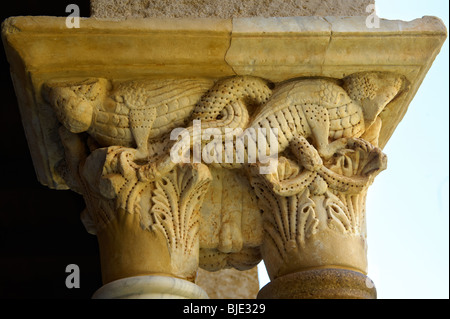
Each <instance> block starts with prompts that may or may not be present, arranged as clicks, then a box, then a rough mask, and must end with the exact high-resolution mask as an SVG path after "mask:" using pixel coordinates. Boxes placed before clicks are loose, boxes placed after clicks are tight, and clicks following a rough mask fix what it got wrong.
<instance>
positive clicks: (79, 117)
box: [43, 79, 106, 133]
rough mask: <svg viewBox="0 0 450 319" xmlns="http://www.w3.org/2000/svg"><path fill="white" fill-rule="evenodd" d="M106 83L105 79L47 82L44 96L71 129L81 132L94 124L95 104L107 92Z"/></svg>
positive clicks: (59, 117)
mask: <svg viewBox="0 0 450 319" xmlns="http://www.w3.org/2000/svg"><path fill="white" fill-rule="evenodd" d="M105 84H106V80H105V79H87V80H83V81H70V82H55V83H47V84H46V85H45V86H44V88H43V96H44V99H45V100H47V101H48V102H49V103H50V104H51V106H52V107H53V110H54V111H55V114H56V117H57V118H58V120H59V121H60V122H61V123H62V124H63V125H64V126H65V127H66V128H67V129H68V130H69V131H71V132H72V133H81V132H85V131H87V130H88V129H89V128H90V126H91V124H92V119H93V113H94V108H95V104H96V103H98V102H99V101H100V100H101V99H102V98H103V97H104V96H105V94H106V93H105V92H106V85H105Z"/></svg>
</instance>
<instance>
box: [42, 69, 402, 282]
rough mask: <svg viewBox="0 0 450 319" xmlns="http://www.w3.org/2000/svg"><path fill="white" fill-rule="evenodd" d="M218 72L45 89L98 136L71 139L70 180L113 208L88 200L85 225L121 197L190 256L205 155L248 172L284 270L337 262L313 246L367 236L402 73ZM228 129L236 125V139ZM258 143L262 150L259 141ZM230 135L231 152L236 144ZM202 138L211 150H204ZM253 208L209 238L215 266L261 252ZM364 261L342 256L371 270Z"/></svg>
mask: <svg viewBox="0 0 450 319" xmlns="http://www.w3.org/2000/svg"><path fill="white" fill-rule="evenodd" d="M212 83H213V81H211V80H208V79H184V80H181V79H165V80H133V81H123V82H113V81H109V80H106V79H89V80H86V81H81V82H67V83H56V84H55V83H49V84H47V86H46V89H45V97H46V99H47V100H48V101H49V103H50V104H51V105H52V106H53V108H54V109H55V112H56V114H57V117H58V118H59V120H60V121H61V123H62V124H63V126H64V127H65V128H66V131H70V132H72V134H74V133H77V134H80V133H81V135H80V136H82V135H83V134H85V135H83V136H85V137H86V136H88V137H87V139H86V141H87V142H88V143H87V142H86V141H84V142H80V143H78V144H76V145H78V146H76V145H75V144H74V145H69V144H70V143H66V144H67V145H65V148H66V153H67V154H66V162H67V163H66V164H67V165H66V166H67V167H69V168H71V169H70V170H69V171H71V172H72V173H73V171H76V167H77V165H78V164H76V163H72V164H71V162H72V160H71V159H70V152H71V148H72V149H74V148H82V147H83V143H84V145H85V146H84V148H85V150H84V155H83V156H82V157H83V159H82V161H83V160H85V162H86V163H87V164H88V165H87V166H86V165H85V166H84V169H85V170H84V172H85V174H84V175H83V178H81V180H84V181H85V183H84V184H83V182H81V183H80V178H77V177H73V174H72V177H70V175H71V174H66V175H67V176H68V177H67V181H68V184H71V185H73V189H74V190H77V191H79V192H82V193H83V187H84V189H89V191H87V192H88V193H91V192H92V193H93V194H94V195H87V197H88V198H87V202H89V201H90V202H92V203H95V202H97V201H98V200H99V198H101V199H102V200H104V199H106V201H104V202H105V203H104V204H102V205H104V206H105V207H100V206H101V205H100V206H98V205H97V206H98V207H96V209H89V205H90V204H88V211H94V210H98V211H100V212H101V213H100V214H99V216H97V217H96V218H97V220H96V221H95V222H93V223H90V222H89V221H88V220H86V224H95V225H97V226H98V225H102V223H106V222H107V221H108V220H109V219H110V218H111V216H110V213H108V212H109V211H114V209H118V208H120V209H121V210H123V211H126V212H131V213H138V214H140V216H141V226H142V227H143V228H144V229H147V230H150V231H158V232H160V233H161V234H163V236H164V238H165V239H166V241H167V245H168V247H169V250H170V251H171V254H172V255H173V256H183V254H184V256H185V257H186V258H187V259H186V258H184V257H180V258H178V259H177V258H174V261H173V262H175V263H176V264H177V265H178V267H182V265H187V264H189V262H187V261H186V260H188V259H189V258H188V257H187V255H186V251H189V254H192V251H193V250H197V251H198V250H199V249H200V248H201V247H199V246H198V241H196V240H194V239H193V238H195V237H196V236H197V235H196V234H197V233H198V232H199V231H198V223H197V222H194V220H197V219H196V218H197V217H196V218H194V219H193V213H194V212H196V211H198V210H199V209H200V206H201V203H202V200H203V198H202V197H203V195H204V194H205V192H206V190H205V189H206V188H207V185H208V184H209V182H210V180H211V177H207V175H208V174H209V170H208V168H207V167H206V166H205V165H204V164H207V165H209V166H210V167H214V168H216V169H238V170H237V171H239V172H247V174H248V175H249V179H250V182H251V184H252V186H253V188H254V192H255V194H256V196H257V197H258V204H259V205H260V207H261V211H263V213H262V215H261V214H260V216H259V217H257V218H256V220H261V218H262V221H261V223H262V225H263V228H264V231H265V239H264V240H263V242H262V244H261V245H262V246H261V247H262V250H263V251H264V250H265V248H264V247H266V248H267V247H272V248H270V249H269V251H270V250H272V251H273V252H272V253H267V251H268V250H267V249H266V250H265V251H266V257H264V258H269V257H267V256H268V254H269V255H271V254H272V255H273V256H277V257H276V258H278V259H279V261H277V262H275V263H274V265H275V264H276V265H278V266H274V268H273V269H275V270H273V275H274V276H278V275H280V274H281V273H283V272H286V271H287V272H289V271H292V270H293V269H296V268H302V267H313V266H322V265H323V264H326V263H327V262H330V261H321V260H316V259H314V258H316V257H314V256H313V257H311V258H310V257H308V256H306V257H303V255H305V252H306V251H311V246H312V245H316V244H317V243H322V242H323V241H324V240H325V241H326V239H324V238H323V236H327V235H323V234H325V233H326V234H329V232H332V233H333V234H334V235H331V236H344V237H343V240H344V241H345V240H346V238H347V237H348V238H350V237H351V238H352V239H351V240H350V241H358V245H360V246H361V247H363V246H364V241H365V238H364V236H365V231H364V230H363V227H364V223H365V221H364V220H365V217H364V201H365V194H366V191H367V188H368V187H369V185H370V184H371V183H372V182H373V179H374V177H375V176H376V175H377V174H378V173H379V172H380V171H382V170H384V169H385V168H386V156H385V155H384V154H383V153H382V152H381V150H380V149H379V148H377V147H376V145H377V141H378V136H379V132H380V129H381V127H382V122H381V118H380V116H379V115H380V113H381V112H382V111H383V109H384V108H385V107H386V105H387V104H388V103H389V102H390V101H392V100H393V99H394V98H396V96H397V95H399V94H401V93H402V92H403V90H405V87H406V86H407V84H406V82H405V80H404V78H403V77H402V76H398V75H396V74H389V73H383V72H366V73H364V72H363V73H357V74H352V75H349V76H347V77H345V78H343V79H327V78H299V79H291V80H288V81H285V82H282V83H275V84H273V83H271V82H270V81H267V80H265V79H260V78H257V77H252V76H235V77H229V78H224V79H219V80H218V81H216V82H215V84H214V85H213V84H212ZM190 121H193V125H189V123H190ZM195 121H198V122H199V124H198V126H197V127H196V122H195ZM175 128H178V129H181V130H184V133H185V135H186V136H187V137H188V139H187V142H186V139H184V138H181V139H178V140H173V138H172V136H169V135H170V133H171V131H172V132H173V129H175ZM227 130H235V131H232V132H233V134H235V135H234V136H233V137H232V139H231V140H230V139H229V136H227V132H229V131H227ZM211 132H214V133H211ZM86 134H87V135H86ZM63 135H64V134H63ZM63 135H62V140H63V143H64V136H63ZM66 135H67V134H66ZM205 135H206V136H209V137H210V140H208V139H207V138H206V139H205V138H204V136H205ZM213 136H214V139H213V140H211V138H212V137H213ZM273 136H275V137H276V139H275V140H274V139H272V137H273ZM261 139H262V140H261ZM208 141H209V142H208ZM260 142H261V145H262V146H261V147H262V149H258V150H257V152H255V151H254V146H255V145H259V143H260ZM262 142H264V143H262ZM186 143H187V144H186ZM196 143H197V144H196ZM86 145H88V146H86ZM227 145H228V146H230V145H231V153H229V152H228V153H227V152H226V146H227ZM196 147H197V149H196ZM198 147H200V153H199V148H198ZM224 147H225V150H224ZM203 148H207V152H206V153H208V158H207V159H205V158H204V157H202V156H204V154H205V153H204V152H203V151H202V149H203ZM87 149H90V152H91V154H90V155H88V153H89V152H88V151H87ZM239 150H241V151H242V152H239ZM274 150H275V152H274ZM179 151H180V152H181V153H183V152H184V154H181V155H182V156H181V158H183V159H187V161H188V162H191V163H192V162H194V164H190V165H188V166H186V165H185V164H181V163H177V162H174V161H173V158H172V155H173V153H172V152H178V155H180V154H179ZM196 153H197V154H196ZM267 153H269V154H267ZM196 155H197V156H198V155H200V161H198V164H195V162H196V160H195V156H196ZM267 155H269V158H270V159H275V170H272V171H271V172H269V173H267V172H266V173H262V172H261V168H262V167H264V166H267V162H264V161H263V159H267V158H264V156H267ZM193 160H194V161H193ZM197 160H198V158H197ZM202 160H203V161H202ZM200 162H203V163H204V164H200ZM271 163H272V162H271V161H269V164H270V165H271ZM102 165H103V166H102ZM270 165H269V166H270ZM86 167H89V169H87V171H86ZM188 167H189V169H187V168H188ZM100 171H101V176H99V175H98V174H99V172H100ZM238 174H240V173H238ZM77 181H78V182H77ZM192 183H193V184H192ZM71 187H72V186H71ZM241 189H242V190H246V189H247V188H246V187H243V188H241ZM197 195H198V197H196V196H197ZM89 196H91V197H92V198H90V197H89ZM142 198H145V200H142ZM149 198H151V200H149ZM195 198H197V199H195ZM246 198H247V199H250V198H251V196H250V195H246ZM100 201H101V200H100ZM221 205H226V203H221ZM243 214H244V212H243V211H239V210H237V211H234V210H233V211H230V212H229V213H227V215H226V216H223V217H222V218H220V220H221V222H219V223H221V227H222V229H221V230H219V233H220V236H219V237H221V241H220V242H219V243H215V244H213V243H207V244H206V246H205V248H204V249H203V251H202V252H201V255H202V256H203V257H202V258H201V259H202V260H203V261H202V264H203V265H204V267H205V268H207V269H211V270H217V269H219V268H220V267H228V266H233V267H236V268H245V267H246V266H245V265H246V264H248V265H251V264H252V263H254V262H255V261H257V260H258V258H259V257H258V256H259V254H258V253H257V252H256V250H258V247H257V246H255V245H254V244H252V245H251V246H246V245H245V243H244V242H242V238H243V236H242V235H241V234H239V232H240V231H241V230H240V226H239V225H241V221H240V219H241V218H242V216H243ZM255 216H256V215H255ZM210 222H211V223H212V222H217V221H210ZM204 227H208V226H204ZM231 234H233V235H231ZM321 236H322V237H321ZM345 236H347V237H345ZM181 238H182V239H183V240H181ZM339 238H340V237H339ZM355 238H356V239H355ZM269 243H270V244H269ZM349 245H350V244H349ZM344 246H345V245H344ZM255 249H256V250H255ZM330 249H331V248H330ZM325 250H326V249H325ZM189 254H188V255H189ZM308 254H310V253H306V255H308ZM263 255H264V254H263ZM337 255H339V254H337ZM239 256H240V257H239ZM305 258H306V262H305ZM308 258H309V260H307V259H308ZM338 259H339V258H338ZM344 259H345V258H344ZM350 259H351V258H350ZM293 260H294V261H293ZM280 262H281V264H280ZM333 262H334V263H338V264H339V262H340V261H339V260H334V259H333ZM283 263H284V266H283V265H282V264H283ZM288 264H290V265H288ZM363 264H364V263H362V264H361V263H358V265H356V266H354V265H353V266H352V260H350V261H349V262H348V263H347V261H344V262H343V265H344V266H348V265H350V266H349V267H354V268H358V267H359V269H360V270H361V271H364V265H363ZM361 265H362V266H361ZM218 267H219V268H218ZM277 267H278V268H277ZM280 267H281V268H283V267H284V270H280V269H281V268H280ZM286 267H287V268H286Z"/></svg>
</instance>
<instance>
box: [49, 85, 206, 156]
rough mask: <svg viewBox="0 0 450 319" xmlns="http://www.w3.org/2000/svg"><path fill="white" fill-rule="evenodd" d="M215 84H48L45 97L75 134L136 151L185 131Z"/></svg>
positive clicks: (141, 152)
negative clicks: (169, 133) (201, 102)
mask: <svg viewBox="0 0 450 319" xmlns="http://www.w3.org/2000/svg"><path fill="white" fill-rule="evenodd" d="M212 85H213V81H211V80H207V79H157V80H152V79H146V80H132V81H123V82H118V83H116V84H112V83H111V82H110V81H108V80H106V79H102V78H93V79H86V80H82V81H64V82H54V83H47V84H46V85H45V87H44V91H43V95H44V98H45V99H46V100H47V101H48V102H49V103H50V104H51V105H52V107H53V109H54V111H55V113H56V116H57V118H58V120H59V121H60V122H61V123H62V124H63V125H64V126H65V127H66V128H67V129H68V130H69V131H71V132H72V133H81V132H87V133H88V134H89V135H90V136H92V137H93V138H94V139H95V141H97V142H98V143H99V144H100V145H101V146H112V145H116V146H125V147H136V148H137V152H136V155H135V157H136V158H145V157H148V156H149V151H148V143H149V142H151V140H152V139H155V138H158V137H161V136H162V135H164V134H166V133H168V132H170V131H171V130H172V129H174V128H176V127H184V126H186V125H187V120H188V119H189V118H190V116H191V114H192V112H193V110H194V107H195V105H196V104H197V102H198V101H199V100H200V98H201V97H202V96H203V95H204V93H205V92H206V91H207V90H208V89H209V88H210V87H211V86H212Z"/></svg>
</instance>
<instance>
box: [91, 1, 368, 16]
mask: <svg viewBox="0 0 450 319" xmlns="http://www.w3.org/2000/svg"><path fill="white" fill-rule="evenodd" d="M373 2H374V1H373V0H358V1H354V0H339V1H335V0H325V1H323V0H314V1H299V0H245V1H242V0H227V1H222V0H185V1H177V0H157V1H149V0H132V1H128V0H113V1H111V0H92V1H91V16H92V17H96V18H115V19H127V18H185V17H191V18H209V17H215V18H224V19H228V18H237V17H292V16H331V15H335V16H366V15H367V14H368V13H367V11H366V8H367V6H368V5H369V4H371V3H373Z"/></svg>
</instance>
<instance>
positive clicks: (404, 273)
mask: <svg viewBox="0 0 450 319" xmlns="http://www.w3.org/2000/svg"><path fill="white" fill-rule="evenodd" d="M375 3H376V4H375V6H376V11H377V13H378V16H379V17H381V18H385V19H390V20H405V21H410V20H413V19H416V18H421V17H422V16H425V15H428V16H437V17H439V18H441V19H442V20H443V22H444V23H445V25H446V27H447V29H448V25H449V21H448V12H449V7H448V6H449V2H448V1H447V0H426V1H425V0H413V1H411V0H375ZM448 48H449V44H448V40H447V41H446V42H445V43H444V46H443V48H442V49H441V52H440V54H439V55H438V57H437V58H436V60H435V62H434V63H433V65H432V67H431V69H430V71H429V72H428V74H427V76H426V78H425V80H424V81H423V83H422V85H421V87H420V88H419V91H418V92H417V94H416V96H415V98H414V100H413V101H412V102H411V104H410V106H409V109H408V112H407V113H406V115H405V117H404V118H403V120H402V122H401V123H400V124H399V125H398V127H397V129H396V131H395V132H394V134H393V136H392V137H391V139H390V140H389V142H388V144H387V145H386V147H385V148H384V152H385V153H386V154H387V156H388V169H387V170H386V171H384V172H382V173H381V174H380V175H378V177H377V178H376V180H375V182H374V184H373V185H372V186H371V188H370V189H369V194H368V198H367V205H366V212H367V233H368V247H369V249H368V261H369V273H368V275H369V277H370V278H371V279H372V280H373V281H374V283H375V285H376V288H377V293H378V298H379V299H409V298H412V299H426V298H445V299H448V298H449V83H448V80H449V65H448V61H449V56H448V51H449V50H448ZM260 281H261V286H263V285H265V284H266V283H267V282H268V278H267V275H266V272H265V270H264V269H263V267H260Z"/></svg>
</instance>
